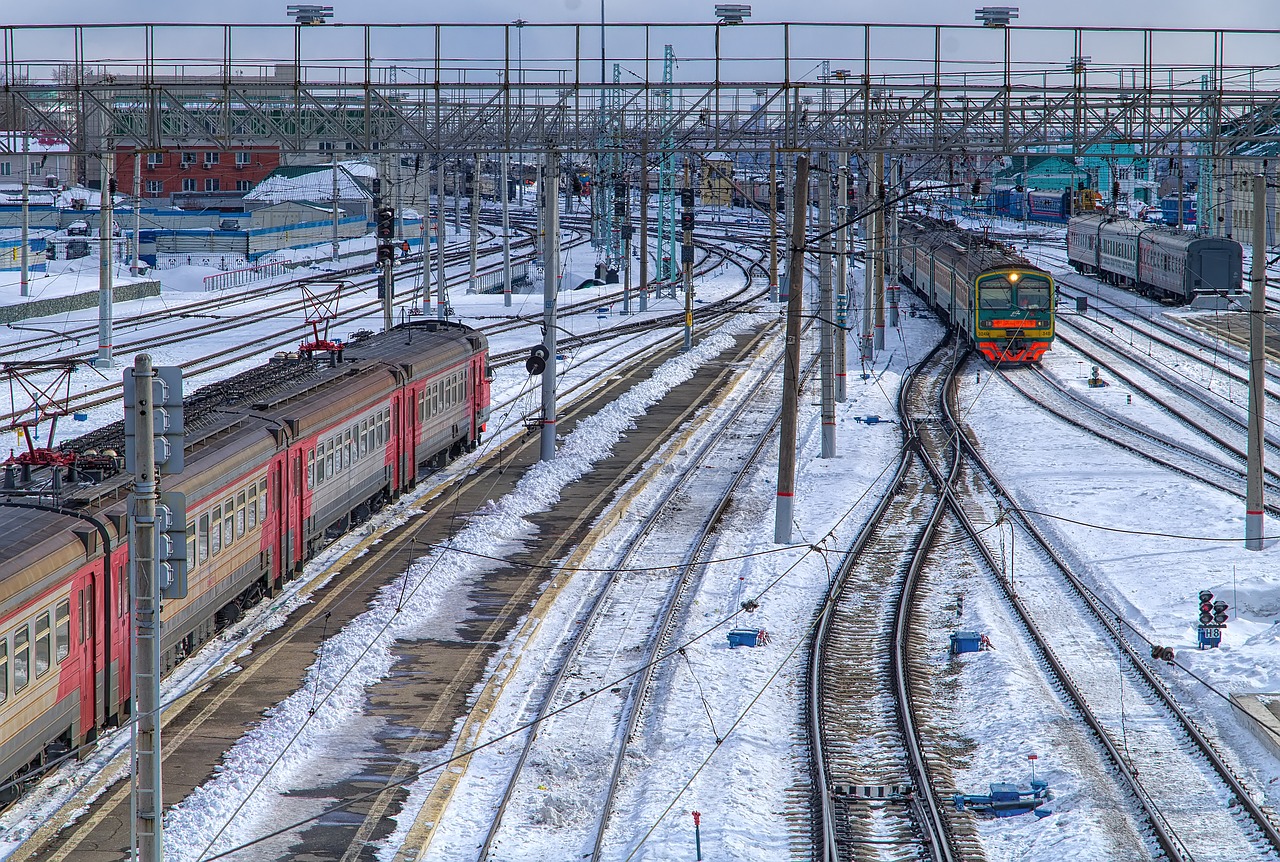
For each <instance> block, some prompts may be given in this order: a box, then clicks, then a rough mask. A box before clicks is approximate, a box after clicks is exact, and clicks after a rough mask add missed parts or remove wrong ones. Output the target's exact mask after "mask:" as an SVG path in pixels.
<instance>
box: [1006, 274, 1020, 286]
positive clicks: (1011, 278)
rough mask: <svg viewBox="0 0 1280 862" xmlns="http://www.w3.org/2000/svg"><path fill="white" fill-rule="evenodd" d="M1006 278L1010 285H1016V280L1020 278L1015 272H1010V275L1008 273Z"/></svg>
mask: <svg viewBox="0 0 1280 862" xmlns="http://www.w3.org/2000/svg"><path fill="white" fill-rule="evenodd" d="M1007 278H1008V279H1009V283H1010V284H1017V283H1018V279H1019V278H1020V276H1019V275H1018V274H1017V273H1016V272H1011V273H1009V275H1008V276H1007Z"/></svg>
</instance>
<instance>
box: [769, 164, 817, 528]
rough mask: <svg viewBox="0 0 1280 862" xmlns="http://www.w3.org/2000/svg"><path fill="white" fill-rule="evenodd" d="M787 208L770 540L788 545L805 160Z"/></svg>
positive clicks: (793, 470)
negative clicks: (787, 251)
mask: <svg viewBox="0 0 1280 862" xmlns="http://www.w3.org/2000/svg"><path fill="white" fill-rule="evenodd" d="M795 179H796V183H795V193H794V199H793V201H792V207H791V250H790V254H789V256H788V258H787V284H788V285H789V287H788V290H787V343H786V348H785V349H786V354H785V356H784V360H783V368H782V421H781V425H780V436H779V438H778V503H777V508H776V510H775V513H774V523H773V540H774V541H775V542H777V543H778V544H780V545H789V544H791V523H792V521H794V520H795V495H796V427H797V425H798V413H799V410H800V317H801V315H802V314H804V251H805V249H804V226H805V212H806V211H807V210H808V208H809V160H808V158H807V157H805V156H798V157H797V158H796V174H795Z"/></svg>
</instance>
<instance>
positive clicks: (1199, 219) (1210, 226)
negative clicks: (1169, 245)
mask: <svg viewBox="0 0 1280 862" xmlns="http://www.w3.org/2000/svg"><path fill="white" fill-rule="evenodd" d="M1200 89H1201V90H1202V91H1208V89H1209V76H1208V75H1201V76H1200ZM1213 131H1214V130H1213V110H1212V108H1210V107H1209V102H1208V99H1207V98H1206V99H1205V107H1204V125H1203V126H1202V127H1201V130H1200V134H1202V135H1203V136H1204V140H1203V141H1202V142H1201V144H1200V146H1199V147H1197V151H1198V154H1199V155H1200V156H1202V157H1203V156H1208V158H1200V159H1197V160H1196V161H1197V168H1198V170H1199V176H1198V177H1197V181H1196V232H1197V233H1207V234H1210V235H1214V234H1217V233H1218V231H1217V230H1216V229H1215V228H1216V219H1215V218H1214V216H1216V215H1217V212H1216V210H1215V209H1214V207H1215V206H1216V204H1217V202H1218V201H1217V195H1215V194H1214V187H1213V176H1214V170H1215V168H1216V166H1215V165H1214V158H1215V157H1216V156H1217V153H1216V152H1214V146H1213V138H1214V134H1213ZM1179 155H1181V153H1179Z"/></svg>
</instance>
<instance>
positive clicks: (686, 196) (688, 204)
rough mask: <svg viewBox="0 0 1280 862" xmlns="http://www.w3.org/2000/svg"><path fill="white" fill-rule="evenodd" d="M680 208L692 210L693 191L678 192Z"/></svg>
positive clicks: (682, 190) (683, 190)
mask: <svg viewBox="0 0 1280 862" xmlns="http://www.w3.org/2000/svg"><path fill="white" fill-rule="evenodd" d="M680 206H682V207H684V208H685V209H687V210H691V209H693V189H681V190H680Z"/></svg>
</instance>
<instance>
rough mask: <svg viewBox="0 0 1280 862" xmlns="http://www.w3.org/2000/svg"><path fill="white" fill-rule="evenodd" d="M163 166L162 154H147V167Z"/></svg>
mask: <svg viewBox="0 0 1280 862" xmlns="http://www.w3.org/2000/svg"><path fill="white" fill-rule="evenodd" d="M163 164H164V153H147V167H149V168H155V167H159V166H160V165H163Z"/></svg>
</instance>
